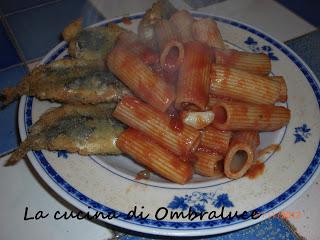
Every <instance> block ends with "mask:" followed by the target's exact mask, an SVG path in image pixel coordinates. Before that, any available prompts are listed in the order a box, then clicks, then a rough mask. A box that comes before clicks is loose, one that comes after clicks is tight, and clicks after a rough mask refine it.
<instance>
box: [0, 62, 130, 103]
mask: <svg viewBox="0 0 320 240" xmlns="http://www.w3.org/2000/svg"><path fill="white" fill-rule="evenodd" d="M129 93H130V91H129V89H128V88H127V87H126V86H125V85H124V84H123V83H122V82H121V81H119V80H118V79H117V78H116V77H115V76H114V75H113V74H112V73H111V72H110V71H108V70H106V69H105V67H104V66H103V65H99V64H97V63H96V62H95V61H86V60H82V59H62V60H57V61H54V62H52V63H50V64H48V65H40V66H38V67H36V68H35V69H33V70H32V71H31V72H30V73H29V74H28V75H27V76H25V77H24V78H23V79H22V81H21V82H20V83H19V84H18V85H17V86H16V87H13V88H5V89H4V90H3V93H2V101H3V104H4V105H7V104H9V103H10V102H12V101H13V100H15V99H16V98H18V97H20V96H22V95H29V96H35V97H37V98H39V99H41V100H52V101H57V102H61V103H73V104H74V103H75V104H79V103H82V104H97V103H102V102H116V101H119V100H120V99H121V97H122V96H123V95H126V94H129Z"/></svg>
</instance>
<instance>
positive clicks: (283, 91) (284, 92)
mask: <svg viewBox="0 0 320 240" xmlns="http://www.w3.org/2000/svg"><path fill="white" fill-rule="evenodd" d="M270 78H271V80H273V81H276V82H278V83H279V84H280V94H279V97H278V99H277V101H279V102H286V101H287V99H288V89H287V84H286V81H285V80H284V78H283V77H282V76H271V77H270Z"/></svg>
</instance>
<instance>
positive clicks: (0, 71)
mask: <svg viewBox="0 0 320 240" xmlns="http://www.w3.org/2000/svg"><path fill="white" fill-rule="evenodd" d="M23 66H25V63H23V62H21V63H16V64H13V65H10V66H8V67H5V68H1V69H0V73H2V72H4V71H7V70H10V69H11V68H15V67H23Z"/></svg>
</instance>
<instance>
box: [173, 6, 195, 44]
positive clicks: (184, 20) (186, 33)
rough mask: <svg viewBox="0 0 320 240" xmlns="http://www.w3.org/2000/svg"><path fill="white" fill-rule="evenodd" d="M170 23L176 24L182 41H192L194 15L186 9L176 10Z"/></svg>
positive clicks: (175, 26)
mask: <svg viewBox="0 0 320 240" xmlns="http://www.w3.org/2000/svg"><path fill="white" fill-rule="evenodd" d="M169 21H170V23H171V24H172V25H173V26H174V28H175V30H176V31H177V33H178V36H179V40H180V41H181V42H188V41H192V40H193V38H192V32H191V26H192V23H193V21H194V20H193V17H192V16H191V14H190V13H189V12H188V11H186V10H180V11H176V12H175V13H174V14H173V15H172V16H171V18H170V20H169Z"/></svg>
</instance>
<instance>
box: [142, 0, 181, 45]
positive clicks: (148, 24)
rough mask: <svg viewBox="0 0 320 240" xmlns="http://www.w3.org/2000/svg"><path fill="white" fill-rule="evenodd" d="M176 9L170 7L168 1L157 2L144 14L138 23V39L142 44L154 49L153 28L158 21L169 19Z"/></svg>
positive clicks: (160, 0)
mask: <svg viewBox="0 0 320 240" xmlns="http://www.w3.org/2000/svg"><path fill="white" fill-rule="evenodd" d="M176 11H177V9H176V8H175V7H174V6H172V4H171V3H170V1H169V0H159V1H157V2H156V3H154V4H153V5H152V7H151V8H150V9H149V10H148V11H147V12H146V13H145V15H144V16H143V18H142V20H141V21H140V23H139V27H138V33H139V38H140V40H142V41H143V42H146V43H148V44H149V45H151V46H152V47H155V45H156V41H155V31H154V26H155V24H156V23H157V21H158V20H160V19H169V18H170V17H171V15H173V14H174V13H175V12H176Z"/></svg>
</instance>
